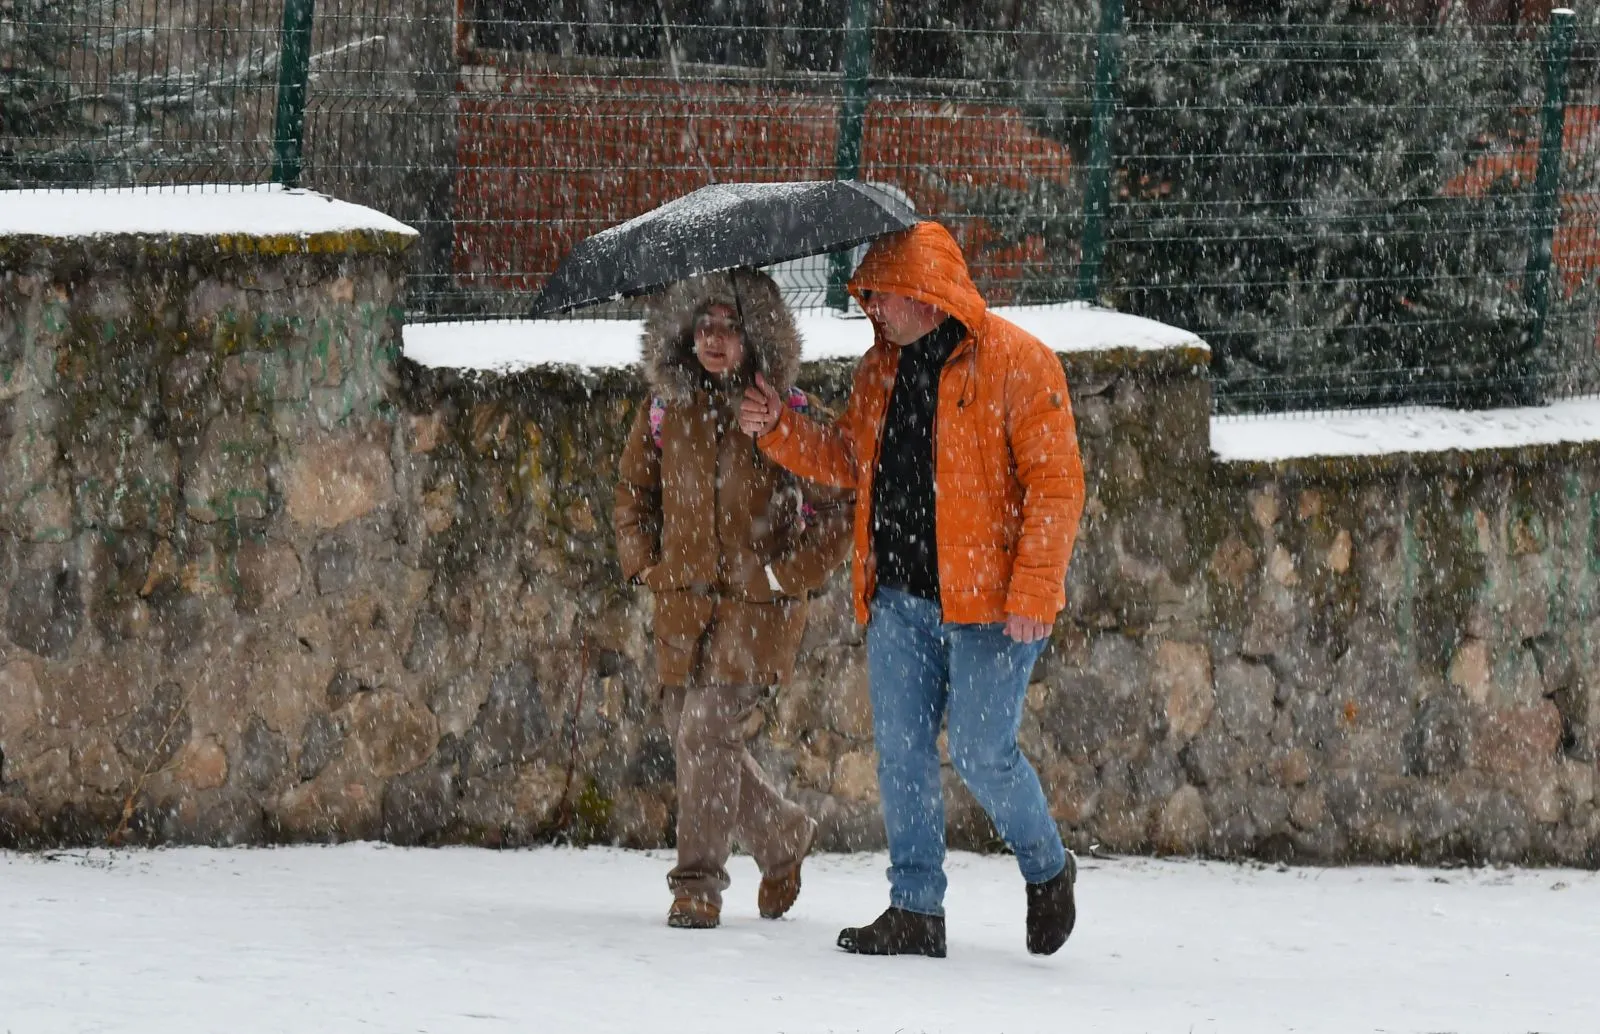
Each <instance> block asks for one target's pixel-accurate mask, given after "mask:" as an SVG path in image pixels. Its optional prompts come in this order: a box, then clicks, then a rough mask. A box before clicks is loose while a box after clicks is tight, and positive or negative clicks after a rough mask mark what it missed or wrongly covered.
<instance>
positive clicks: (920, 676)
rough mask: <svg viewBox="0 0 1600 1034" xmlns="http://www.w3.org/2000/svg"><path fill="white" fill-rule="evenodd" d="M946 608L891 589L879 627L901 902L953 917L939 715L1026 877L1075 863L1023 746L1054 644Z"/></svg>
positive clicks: (896, 897) (876, 653)
mask: <svg viewBox="0 0 1600 1034" xmlns="http://www.w3.org/2000/svg"><path fill="white" fill-rule="evenodd" d="M941 617H942V616H941V614H940V610H939V605H938V604H937V603H934V602H933V601H931V600H925V599H922V598H920V597H917V596H912V595H909V594H907V593H904V592H900V591H898V590H895V589H889V588H881V587H880V588H879V589H878V592H877V595H876V596H875V598H874V599H873V601H872V612H871V620H870V622H869V623H868V625H867V666H868V674H869V676H870V679H871V688H872V731H873V736H874V737H875V738H876V740H877V747H878V790H879V793H880V794H881V795H882V798H883V823H884V826H885V828H886V829H887V831H888V834H889V903H890V904H891V905H893V906H894V907H896V908H903V909H906V910H907V911H911V912H921V913H924V914H926V915H943V914H944V891H945V883H946V880H945V875H944V797H943V795H942V794H941V793H940V788H939V720H940V718H941V717H943V716H944V714H945V712H946V709H948V711H949V747H950V760H951V762H952V763H953V764H954V765H955V769H956V772H957V773H958V774H959V775H960V776H961V778H962V780H963V781H964V782H965V783H966V784H967V786H968V787H969V788H970V789H971V790H972V795H973V796H974V797H976V798H977V799H978V803H979V804H981V805H982V806H983V810H984V811H986V812H988V813H989V817H990V818H991V819H993V820H994V825H995V829H997V830H998V831H999V833H1000V836H1001V837H1003V838H1004V839H1005V842H1006V844H1007V845H1009V846H1010V848H1011V850H1012V851H1014V852H1015V853H1016V856H1017V865H1018V867H1019V868H1021V870H1022V878H1023V879H1025V880H1027V881H1028V882H1029V883H1043V882H1044V881H1046V880H1049V879H1052V878H1054V877H1055V876H1056V875H1058V874H1059V873H1060V872H1061V870H1062V869H1063V868H1065V867H1066V862H1067V856H1066V848H1065V847H1064V846H1063V845H1062V843H1061V833H1060V831H1059V830H1057V829H1056V824H1055V820H1054V819H1052V818H1051V817H1050V806H1049V804H1048V803H1047V802H1046V801H1045V797H1044V789H1043V788H1042V787H1041V786H1040V785H1039V775H1038V773H1037V772H1035V771H1034V770H1033V766H1032V765H1031V764H1029V763H1028V759H1027V758H1025V757H1023V756H1022V751H1021V750H1019V749H1018V747H1017V730H1018V729H1019V728H1020V727H1021V725H1022V699H1023V696H1024V695H1025V694H1026V693H1027V690H1028V676H1029V675H1030V674H1031V673H1032V671H1033V665H1034V662H1035V661H1037V660H1038V659H1039V655H1040V654H1041V653H1043V652H1044V647H1045V644H1046V642H1048V640H1040V641H1039V642H1036V643H1019V642H1016V641H1015V640H1013V639H1012V638H1011V637H1009V636H1007V635H1006V633H1005V626H1004V625H1000V624H991V625H957V624H946V623H945V622H944V621H943V620H941Z"/></svg>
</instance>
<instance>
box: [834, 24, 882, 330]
mask: <svg viewBox="0 0 1600 1034" xmlns="http://www.w3.org/2000/svg"><path fill="white" fill-rule="evenodd" d="M871 65H872V7H871V0H850V15H849V20H848V21H846V22H845V27H844V102H843V103H842V104H841V105H840V107H839V139H838V143H837V145H836V147H835V150H834V158H833V174H834V178H835V179H841V180H853V179H856V178H858V177H859V176H860V175H861V133H862V129H863V127H864V125H865V123H866V115H867V73H868V72H869V71H870V70H871ZM849 279H850V256H849V255H848V254H847V253H845V252H834V253H833V254H831V255H829V256H828V297H827V304H828V307H829V308H832V309H843V308H844V307H845V306H846V304H847V303H848V301H849V295H848V294H846V292H845V289H844V285H845V282H846V281H847V280H849Z"/></svg>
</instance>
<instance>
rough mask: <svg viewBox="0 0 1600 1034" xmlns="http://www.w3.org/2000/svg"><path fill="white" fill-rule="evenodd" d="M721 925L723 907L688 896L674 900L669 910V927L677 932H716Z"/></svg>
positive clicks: (683, 895) (680, 896) (682, 895)
mask: <svg viewBox="0 0 1600 1034" xmlns="http://www.w3.org/2000/svg"><path fill="white" fill-rule="evenodd" d="M721 923H722V908H721V906H719V905H713V904H712V903H711V902H709V901H706V900H704V899H702V898H692V897H690V896H689V895H687V894H679V895H678V896H677V897H675V898H673V899H672V907H671V908H670V909H668V910H667V925H668V926H670V927H673V928H674V929H677V930H715V929H716V928H717V927H718V926H719V925H721Z"/></svg>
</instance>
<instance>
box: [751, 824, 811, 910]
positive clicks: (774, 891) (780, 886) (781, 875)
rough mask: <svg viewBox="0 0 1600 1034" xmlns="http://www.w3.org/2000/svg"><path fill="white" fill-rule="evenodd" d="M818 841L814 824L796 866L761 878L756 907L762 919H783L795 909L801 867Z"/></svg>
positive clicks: (795, 861)
mask: <svg viewBox="0 0 1600 1034" xmlns="http://www.w3.org/2000/svg"><path fill="white" fill-rule="evenodd" d="M816 839H817V824H816V823H815V822H812V823H811V829H810V831H809V832H808V833H807V834H806V842H805V844H804V845H802V846H801V848H800V854H799V856H798V857H796V858H795V860H794V864H793V865H790V866H786V867H785V868H783V869H780V870H778V871H776V872H772V873H768V874H766V875H764V876H762V877H761V887H760V888H759V889H758V890H757V891H756V907H757V908H758V909H759V910H760V911H761V918H762V919H781V918H782V917H783V914H784V913H785V912H787V911H789V909H791V908H793V907H794V901H795V898H798V897H799V896H800V866H801V865H802V864H804V863H805V860H806V855H808V854H810V853H811V845H812V844H813V843H815V842H816Z"/></svg>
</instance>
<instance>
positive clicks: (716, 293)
mask: <svg viewBox="0 0 1600 1034" xmlns="http://www.w3.org/2000/svg"><path fill="white" fill-rule="evenodd" d="M718 303H721V304H723V305H731V306H733V309H734V311H735V312H737V313H738V314H739V320H740V322H741V323H742V324H743V326H744V347H745V370H746V371H747V374H748V375H749V376H751V377H752V378H753V376H754V374H755V373H756V372H760V373H761V374H762V376H764V377H765V378H766V380H767V383H768V384H770V385H772V387H773V388H774V389H776V390H777V391H778V393H779V394H780V395H781V394H783V393H785V392H787V391H788V390H789V388H791V387H792V386H793V385H794V381H795V377H796V376H797V375H798V374H799V372H800V332H799V330H797V329H796V328H795V323H794V314H793V313H791V312H790V311H789V307H788V306H787V305H785V304H784V302H783V297H782V295H780V294H779V293H778V285H777V284H776V283H774V282H773V280H772V278H771V277H770V276H767V275H766V274H765V273H761V272H757V271H756V270H753V269H734V270H729V271H727V272H722V273H707V274H705V275H704V276H697V277H691V278H690V279H688V280H680V281H678V282H677V283H675V284H673V285H672V286H671V287H669V288H667V289H666V290H665V291H663V292H662V293H661V294H659V295H657V296H656V298H655V299H654V300H653V301H652V303H651V305H650V312H649V315H648V316H647V317H646V319H645V322H644V338H643V341H642V342H641V348H640V351H641V352H642V354H643V360H644V376H645V380H646V381H648V382H649V384H650V389H651V391H653V392H654V393H655V394H656V395H657V396H659V397H660V398H662V399H663V400H664V401H667V402H679V403H681V402H687V401H688V400H689V399H690V398H692V397H693V396H694V393H695V392H696V391H698V390H700V388H701V387H702V386H703V385H704V384H705V375H704V372H703V371H702V369H701V367H700V360H698V359H696V358H695V354H694V320H695V317H696V316H697V315H699V314H700V312H701V311H703V310H704V309H705V307H706V306H708V305H714V304H718ZM744 387H745V385H744V384H743V383H739V384H730V388H732V389H733V390H734V391H735V394H742V393H743V391H744Z"/></svg>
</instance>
